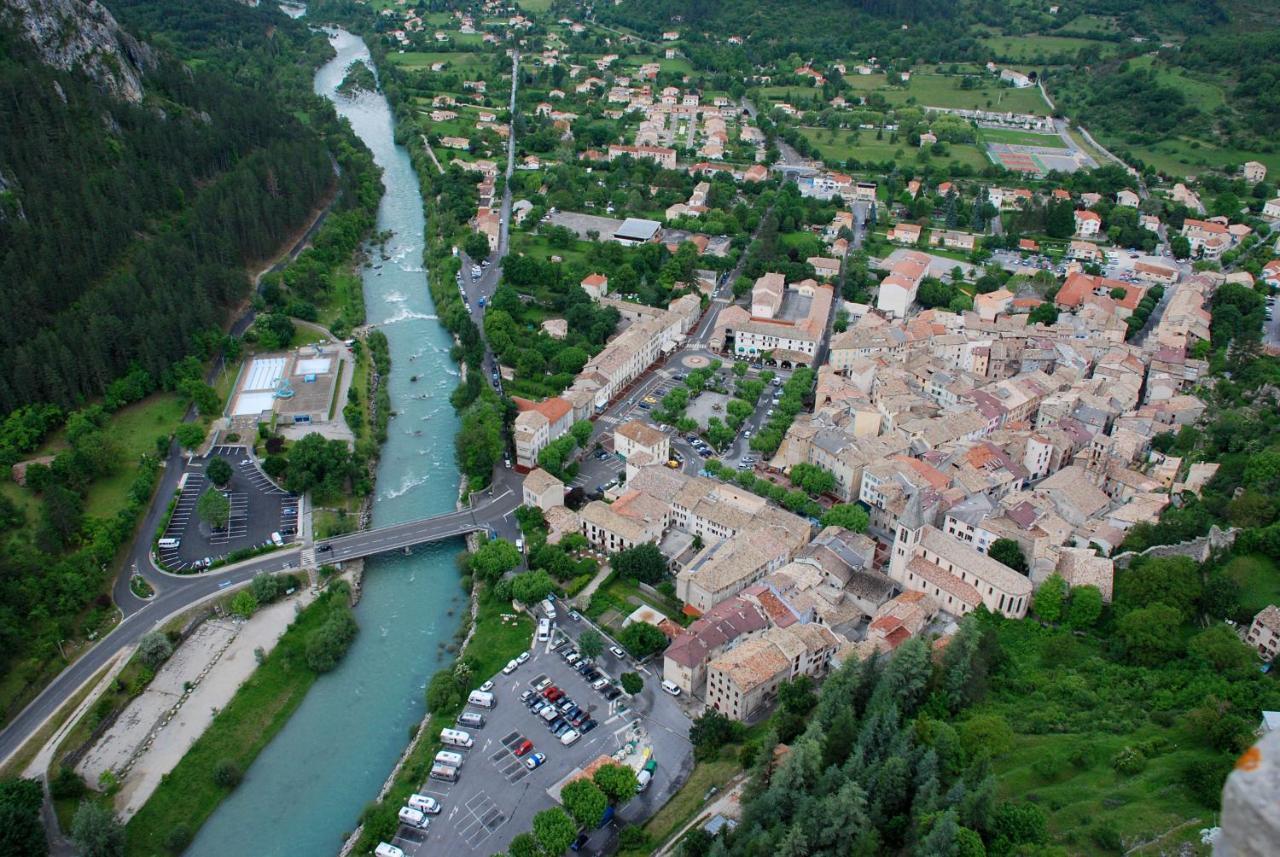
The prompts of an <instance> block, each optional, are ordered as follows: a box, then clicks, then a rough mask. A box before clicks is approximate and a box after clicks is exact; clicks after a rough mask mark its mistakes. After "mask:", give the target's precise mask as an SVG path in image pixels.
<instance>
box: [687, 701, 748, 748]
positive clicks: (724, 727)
mask: <svg viewBox="0 0 1280 857" xmlns="http://www.w3.org/2000/svg"><path fill="white" fill-rule="evenodd" d="M742 728H743V727H742V724H741V723H738V722H737V721H736V720H730V719H729V718H728V717H726V716H725V715H723V714H721V713H720V712H719V711H716V710H715V709H713V708H708V709H707V710H706V711H704V712H703V713H702V714H700V715H698V718H697V719H696V720H694V721H693V725H692V726H690V727H689V743H691V744H692V745H693V751H694V755H695V756H697V758H699V759H710V758H714V757H715V756H716V755H717V754H718V753H719V752H720V748H721V747H723V746H724V745H726V744H730V743H732V742H734V741H736V740H737V739H738V738H739V737H740V736H741V734H742Z"/></svg>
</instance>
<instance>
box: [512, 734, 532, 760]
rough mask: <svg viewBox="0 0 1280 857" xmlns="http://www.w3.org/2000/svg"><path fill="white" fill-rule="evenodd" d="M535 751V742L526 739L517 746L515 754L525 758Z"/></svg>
mask: <svg viewBox="0 0 1280 857" xmlns="http://www.w3.org/2000/svg"><path fill="white" fill-rule="evenodd" d="M532 750H533V742H532V741H530V740H529V739H528V738H526V739H524V740H523V741H521V742H520V743H519V745H517V746H516V750H515V753H516V755H517V756H523V755H525V754H527V753H529V752H530V751H532Z"/></svg>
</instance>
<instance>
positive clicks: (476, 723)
mask: <svg viewBox="0 0 1280 857" xmlns="http://www.w3.org/2000/svg"><path fill="white" fill-rule="evenodd" d="M458 725H459V726H470V727H471V728H472V729H483V728H484V715H483V714H481V713H480V712H479V711H464V712H462V713H461V714H459V715H458Z"/></svg>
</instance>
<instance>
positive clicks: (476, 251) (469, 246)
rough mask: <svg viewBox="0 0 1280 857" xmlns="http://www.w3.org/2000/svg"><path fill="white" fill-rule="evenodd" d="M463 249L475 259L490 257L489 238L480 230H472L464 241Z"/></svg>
mask: <svg viewBox="0 0 1280 857" xmlns="http://www.w3.org/2000/svg"><path fill="white" fill-rule="evenodd" d="M462 249H463V250H465V251H466V253H467V255H468V256H470V257H471V258H472V259H474V260H475V261H477V262H479V261H480V260H481V259H487V258H488V257H489V239H488V238H487V237H485V236H484V235H482V234H481V233H479V232H472V233H471V234H470V235H468V236H467V239H466V240H465V241H463V242H462Z"/></svg>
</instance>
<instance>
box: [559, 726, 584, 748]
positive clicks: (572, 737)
mask: <svg viewBox="0 0 1280 857" xmlns="http://www.w3.org/2000/svg"><path fill="white" fill-rule="evenodd" d="M581 737H582V735H581V733H579V732H578V730H577V729H570V730H569V731H568V732H566V733H564V734H563V735H561V736H560V743H561V744H563V745H565V746H566V747H568V746H569V745H570V744H572V743H573V742H574V741H577V740H578V739H579V738H581Z"/></svg>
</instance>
